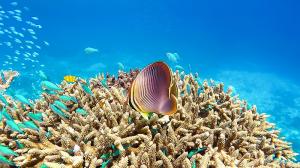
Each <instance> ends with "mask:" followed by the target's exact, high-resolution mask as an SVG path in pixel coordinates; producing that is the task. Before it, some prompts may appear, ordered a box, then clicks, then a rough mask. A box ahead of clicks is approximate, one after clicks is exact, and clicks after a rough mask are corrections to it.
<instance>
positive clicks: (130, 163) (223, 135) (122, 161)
mask: <svg viewBox="0 0 300 168" xmlns="http://www.w3.org/2000/svg"><path fill="white" fill-rule="evenodd" d="M137 72H138V71H131V72H129V73H125V72H120V73H119V76H118V78H114V77H111V76H109V75H108V76H107V80H108V81H107V86H103V83H102V82H101V81H102V80H103V79H104V75H99V76H98V77H96V78H93V79H91V80H90V86H89V87H90V88H91V90H92V92H93V95H89V94H87V93H85V91H84V90H83V89H82V87H81V86H80V84H78V83H75V84H67V83H65V82H63V83H62V84H61V88H62V89H63V91H62V92H59V93H58V94H59V95H69V96H74V97H76V99H77V100H78V102H77V103H76V102H72V101H68V102H66V103H65V104H66V105H67V107H68V109H69V110H65V111H64V113H65V114H67V115H68V116H69V118H61V117H60V116H58V115H57V114H55V113H53V111H52V110H51V108H50V107H49V105H50V104H52V103H53V102H54V101H55V100H57V99H58V95H50V94H46V93H44V94H43V98H41V99H39V100H36V101H35V102H34V103H35V106H34V108H32V107H29V106H26V107H25V108H22V107H21V106H18V108H17V109H16V110H13V108H8V113H10V114H12V115H13V117H14V119H15V121H16V122H20V121H24V120H29V118H28V117H27V114H28V112H30V111H32V112H43V122H36V121H35V124H36V125H38V126H39V129H40V130H39V131H38V132H37V131H33V130H31V129H24V131H25V133H24V134H19V133H16V132H12V131H11V130H10V129H8V128H7V125H6V123H5V122H4V123H3V125H2V127H1V132H0V142H1V144H3V145H7V146H10V147H11V148H13V149H14V150H15V151H16V152H17V153H18V154H19V156H18V157H11V158H10V159H11V160H13V161H14V162H15V163H16V165H18V166H21V167H39V166H40V165H42V164H45V165H47V166H48V167H98V166H100V165H103V164H107V165H108V167H132V168H134V167H135V168H137V167H153V168H157V167H193V166H196V167H209V166H213V167H300V165H299V164H297V163H294V162H293V158H294V156H295V153H293V151H292V149H291V146H290V144H289V143H288V142H286V141H284V140H283V139H281V138H280V137H279V136H278V134H279V131H277V130H276V129H275V128H274V125H273V124H271V123H268V122H267V121H266V117H267V116H266V115H265V114H259V113H258V112H257V110H256V107H255V106H253V107H251V108H248V107H247V102H245V101H243V100H240V99H239V98H238V97H235V96H231V93H230V90H229V91H227V92H225V91H224V86H223V84H214V82H213V81H210V82H207V81H205V82H203V83H199V82H197V77H194V76H193V75H191V74H190V75H185V76H183V77H181V76H180V74H179V73H178V72H176V73H174V78H175V79H177V81H176V82H177V84H178V86H179V93H180V96H179V97H178V111H177V113H175V115H173V116H170V117H168V116H160V115H157V114H153V115H152V116H151V118H150V120H144V119H143V118H142V117H141V115H140V113H139V112H137V111H134V110H132V109H131V108H130V106H128V104H127V102H126V99H127V88H128V86H129V84H130V82H131V81H132V80H133V79H134V77H135V76H136V74H137ZM7 99H8V100H9V102H10V106H9V107H13V105H14V104H16V102H15V101H14V100H12V99H11V98H9V97H7ZM77 108H83V109H84V110H85V111H87V112H88V114H87V115H86V116H82V115H80V114H78V113H76V112H75V111H76V109H77ZM49 134H51V136H50V135H49ZM14 139H19V141H20V142H21V143H22V144H24V145H25V147H24V148H22V149H18V148H17V146H16V144H14V143H13V140H14Z"/></svg>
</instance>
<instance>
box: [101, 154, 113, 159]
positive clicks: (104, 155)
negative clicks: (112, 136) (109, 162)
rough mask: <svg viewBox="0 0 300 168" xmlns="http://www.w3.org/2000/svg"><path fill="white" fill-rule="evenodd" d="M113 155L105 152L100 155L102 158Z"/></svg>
mask: <svg viewBox="0 0 300 168" xmlns="http://www.w3.org/2000/svg"><path fill="white" fill-rule="evenodd" d="M110 156H111V153H105V154H103V155H101V156H100V158H101V159H108V158H109V157H110Z"/></svg>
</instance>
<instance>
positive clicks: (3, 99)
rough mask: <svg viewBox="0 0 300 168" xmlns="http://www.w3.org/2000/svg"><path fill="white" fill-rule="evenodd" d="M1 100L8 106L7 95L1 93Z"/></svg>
mask: <svg viewBox="0 0 300 168" xmlns="http://www.w3.org/2000/svg"><path fill="white" fill-rule="evenodd" d="M0 101H2V102H3V103H4V104H5V105H6V106H7V105H8V102H7V100H6V99H5V97H4V96H3V95H2V94H0Z"/></svg>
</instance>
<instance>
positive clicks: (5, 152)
mask: <svg viewBox="0 0 300 168" xmlns="http://www.w3.org/2000/svg"><path fill="white" fill-rule="evenodd" d="M0 154H1V155H4V156H18V154H17V153H16V152H14V151H13V150H11V149H9V147H7V146H3V145H0Z"/></svg>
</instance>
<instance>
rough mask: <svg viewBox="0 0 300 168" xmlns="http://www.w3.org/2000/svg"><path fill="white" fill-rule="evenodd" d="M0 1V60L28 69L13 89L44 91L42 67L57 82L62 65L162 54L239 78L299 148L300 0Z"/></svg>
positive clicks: (203, 71) (140, 60) (72, 67)
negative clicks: (41, 88) (170, 54)
mask: <svg viewBox="0 0 300 168" xmlns="http://www.w3.org/2000/svg"><path fill="white" fill-rule="evenodd" d="M0 6H1V8H0V69H2V70H6V69H13V70H18V71H19V72H20V73H21V76H20V77H19V78H17V79H16V81H14V83H13V85H12V87H11V88H10V90H9V91H10V92H12V93H19V94H22V95H24V96H27V97H28V98H35V97H37V96H38V91H39V89H40V86H39V83H40V81H41V80H43V79H41V76H40V75H39V73H40V71H42V72H44V73H45V74H46V76H47V78H48V80H50V81H52V82H57V83H58V82H60V81H61V80H62V79H63V76H64V75H76V76H80V77H83V78H87V77H92V76H95V75H96V74H98V73H102V72H105V73H106V72H110V73H116V72H117V70H118V69H119V68H123V69H124V70H129V69H130V68H142V67H144V66H145V65H147V64H149V63H152V62H154V61H157V60H163V61H165V62H167V63H168V64H169V65H170V66H171V67H172V68H173V69H175V67H176V65H177V67H178V66H181V67H182V68H184V71H185V72H186V73H190V72H192V73H195V72H198V73H199V75H200V77H201V78H202V79H210V78H211V79H214V80H216V81H220V82H223V83H224V84H225V85H226V86H233V87H234V88H235V94H239V95H240V97H241V98H243V99H246V100H248V101H249V102H250V103H251V104H256V105H257V108H258V111H259V112H261V113H267V114H270V115H271V117H270V121H272V122H275V123H276V125H277V127H278V128H280V129H281V130H282V136H285V137H286V139H287V140H288V141H291V142H292V143H293V147H294V149H295V151H296V152H300V126H299V123H297V122H299V120H300V75H299V72H300V68H299V66H300V47H299V46H300V31H299V30H300V19H299V16H300V10H299V9H300V1H297V0H286V1H283V0H251V1H241V0H228V1H220V0H216V1H200V0H198V1H197V0H186V1H179V0H172V1H171V0H164V1H162V0H151V1H150V0H142V1H141V0H131V1H124V0H123V1H121V0H110V1H104V0H73V1H71V0H26V1H21V0H19V1H17V0H0ZM1 11H3V12H1ZM12 27H13V28H12ZM1 32H2V33H1ZM20 33H21V34H20ZM16 39H18V40H16ZM28 46H29V47H28ZM87 48H90V49H93V52H92V53H87V50H86V49H87ZM16 50H17V51H16ZM167 53H177V55H178V56H179V57H177V59H176V60H172V59H169V58H168V57H167Z"/></svg>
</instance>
